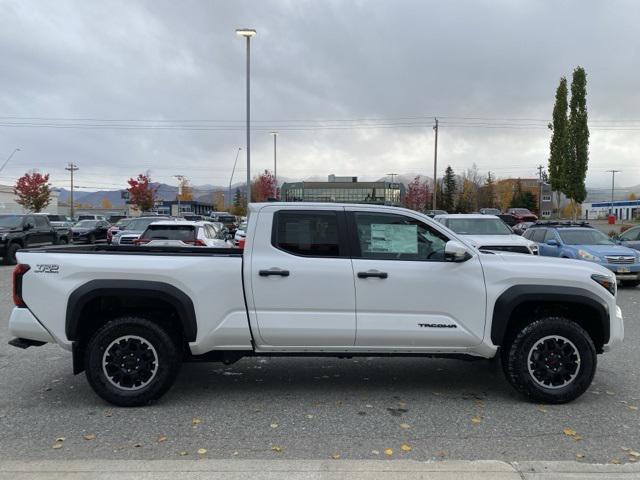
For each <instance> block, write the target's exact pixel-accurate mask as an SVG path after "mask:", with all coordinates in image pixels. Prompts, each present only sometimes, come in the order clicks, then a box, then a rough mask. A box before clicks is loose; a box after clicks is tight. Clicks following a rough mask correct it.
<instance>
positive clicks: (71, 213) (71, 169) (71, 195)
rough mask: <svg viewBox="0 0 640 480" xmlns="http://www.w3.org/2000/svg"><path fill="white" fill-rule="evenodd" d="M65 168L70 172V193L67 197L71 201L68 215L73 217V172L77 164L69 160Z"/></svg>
mask: <svg viewBox="0 0 640 480" xmlns="http://www.w3.org/2000/svg"><path fill="white" fill-rule="evenodd" d="M65 170H66V171H68V172H70V173H71V194H70V197H69V198H70V202H71V208H70V210H69V216H70V217H71V218H72V219H73V216H74V214H75V208H74V205H73V172H75V171H77V170H78V166H77V165H76V164H75V163H73V162H69V165H68V166H67V167H66V168H65Z"/></svg>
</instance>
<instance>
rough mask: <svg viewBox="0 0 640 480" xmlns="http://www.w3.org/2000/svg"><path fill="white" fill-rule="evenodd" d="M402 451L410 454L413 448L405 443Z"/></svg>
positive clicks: (401, 446) (401, 448)
mask: <svg viewBox="0 0 640 480" xmlns="http://www.w3.org/2000/svg"><path fill="white" fill-rule="evenodd" d="M400 450H402V451H403V452H410V451H411V447H410V446H409V445H407V444H406V443H403V444H402V445H400Z"/></svg>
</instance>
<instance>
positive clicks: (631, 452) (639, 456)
mask: <svg viewBox="0 0 640 480" xmlns="http://www.w3.org/2000/svg"><path fill="white" fill-rule="evenodd" d="M629 455H631V456H632V457H636V458H640V452H636V451H635V450H629Z"/></svg>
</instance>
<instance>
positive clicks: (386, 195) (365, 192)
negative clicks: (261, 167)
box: [280, 175, 405, 205]
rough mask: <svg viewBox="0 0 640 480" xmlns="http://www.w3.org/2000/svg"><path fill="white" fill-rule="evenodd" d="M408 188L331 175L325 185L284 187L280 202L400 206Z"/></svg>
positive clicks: (395, 184) (294, 183)
mask: <svg viewBox="0 0 640 480" xmlns="http://www.w3.org/2000/svg"><path fill="white" fill-rule="evenodd" d="M404 193H405V188H404V185H402V184H401V183H391V182H385V181H380V182H359V181H358V177H336V176H335V175H329V177H328V180H327V181H326V182H287V183H283V184H282V187H281V190H280V198H281V199H282V201H284V202H337V203H373V204H379V205H400V204H401V203H402V200H403V198H404Z"/></svg>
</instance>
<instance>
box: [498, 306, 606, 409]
mask: <svg viewBox="0 0 640 480" xmlns="http://www.w3.org/2000/svg"><path fill="white" fill-rule="evenodd" d="M550 336H551V337H555V336H558V337H562V338H564V339H567V340H569V341H570V342H571V343H572V344H573V345H572V347H573V346H575V348H576V349H577V353H578V354H579V360H580V361H579V364H578V369H577V370H576V374H575V377H574V378H573V379H572V380H570V381H569V383H567V384H566V385H563V386H559V387H556V388H547V387H545V386H543V385H541V384H540V383H538V381H536V379H535V377H534V376H533V375H532V374H531V373H530V368H529V365H530V364H529V363H528V362H529V357H530V354H531V353H532V349H533V347H534V346H535V345H536V344H537V343H538V342H539V341H541V340H542V339H544V338H545V337H550ZM502 355H503V357H502V366H503V369H504V373H505V376H506V378H507V380H508V381H509V383H510V384H511V385H512V386H513V387H514V388H515V389H516V390H518V391H519V392H520V393H522V394H523V395H525V396H526V397H527V398H528V399H529V400H531V401H534V402H539V403H550V404H559V403H567V402H570V401H572V400H575V399H576V398H578V397H579V396H580V395H582V394H583V393H584V392H585V391H586V390H587V389H588V388H589V386H590V385H591V381H592V380H593V376H594V374H595V371H596V365H597V355H596V348H595V346H594V344H593V340H592V339H591V337H590V336H589V334H588V333H587V332H586V331H585V330H584V329H583V328H582V327H581V326H580V325H578V324H577V323H575V322H573V321H571V320H568V319H566V318H563V317H557V316H547V317H543V318H539V319H537V320H535V321H534V322H533V323H530V324H528V325H526V326H525V327H524V328H523V329H522V330H521V331H519V332H517V334H516V335H515V337H514V338H513V340H511V341H510V342H509V343H508V344H507V345H505V348H504V349H503V351H502ZM531 365H533V364H531ZM560 365H562V363H560Z"/></svg>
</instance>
